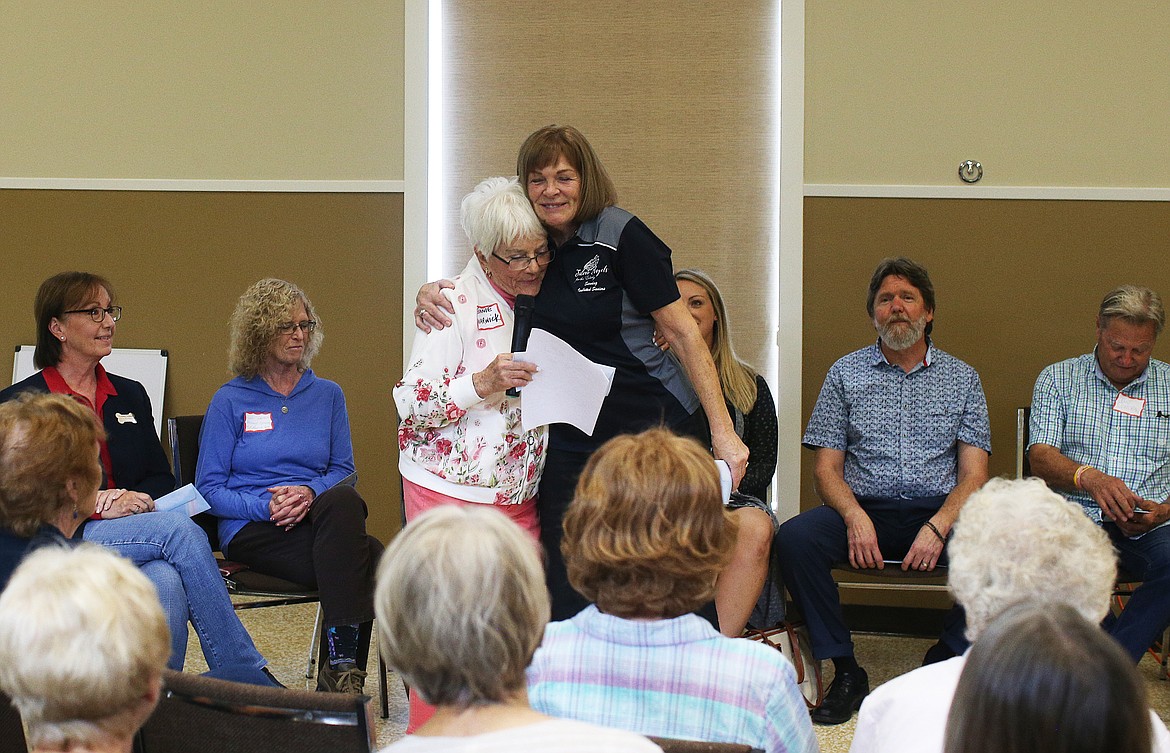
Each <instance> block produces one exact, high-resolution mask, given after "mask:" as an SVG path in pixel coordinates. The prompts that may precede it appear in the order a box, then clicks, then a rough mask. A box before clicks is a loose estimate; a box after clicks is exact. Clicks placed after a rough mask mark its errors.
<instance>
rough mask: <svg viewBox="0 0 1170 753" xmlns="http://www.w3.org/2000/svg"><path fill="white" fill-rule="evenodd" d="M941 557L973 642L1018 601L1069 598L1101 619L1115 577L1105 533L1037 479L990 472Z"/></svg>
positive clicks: (1066, 601)
mask: <svg viewBox="0 0 1170 753" xmlns="http://www.w3.org/2000/svg"><path fill="white" fill-rule="evenodd" d="M947 557H948V559H949V560H950V567H949V571H948V576H947V585H948V586H949V588H950V590H951V593H953V594H954V596H955V599H956V600H958V602H959V603H960V604H961V605H962V606H963V609H964V610H966V613H967V637H968V638H969V639H970V640H971V641H972V642H975V641H976V640H977V639H978V638H979V635H980V634H981V633H982V632H983V630H984V628H986V627H987V625H988V624H989V623H990V622H991V621H992V620H994V619H995V617H996V616H997V615H999V614H1000V613H1001V612H1002V611H1003V610H1004V609H1006V608H1007V607H1009V606H1010V605H1012V604H1014V603H1016V602H1018V601H1023V600H1037V601H1045V602H1051V603H1060V604H1067V605H1069V606H1070V607H1072V608H1073V609H1075V610H1077V611H1078V612H1080V613H1081V614H1082V615H1083V616H1084V617H1085V619H1087V620H1090V621H1091V622H1094V623H1096V622H1100V621H1101V619H1102V618H1104V617H1105V613H1106V612H1107V611H1108V610H1109V598H1110V595H1111V594H1112V593H1113V582H1114V580H1116V578H1117V555H1116V554H1115V553H1114V551H1113V545H1112V544H1110V542H1109V536H1108V535H1107V534H1106V533H1105V531H1104V530H1103V529H1102V528H1101V527H1100V526H1098V525H1096V524H1094V523H1093V522H1092V521H1091V520H1089V518H1088V516H1086V515H1085V514H1084V513H1083V512H1082V511H1081V508H1080V506H1079V505H1076V504H1074V503H1071V502H1069V501H1067V500H1066V499H1065V498H1064V497H1062V496H1060V495H1059V494H1057V493H1056V492H1053V491H1052V490H1050V489H1049V488H1048V487H1047V486H1045V484H1044V482H1043V481H1041V480H1040V479H1038V478H1027V479H1020V480H1018V481H1017V480H1008V479H1003V478H993V479H991V480H990V481H988V482H987V483H986V484H984V486H983V488H981V489H979V490H978V491H977V492H975V493H974V494H972V495H971V496H970V497H969V498H968V499H967V501H966V503H965V504H964V505H963V509H962V511H961V512H960V513H959V519H958V521H957V522H956V523H955V533H954V538H953V539H952V540H951V543H950V545H949V546H948V547H947Z"/></svg>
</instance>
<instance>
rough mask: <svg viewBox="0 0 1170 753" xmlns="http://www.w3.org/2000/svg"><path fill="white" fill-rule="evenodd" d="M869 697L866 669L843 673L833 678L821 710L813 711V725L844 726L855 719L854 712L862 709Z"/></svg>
mask: <svg viewBox="0 0 1170 753" xmlns="http://www.w3.org/2000/svg"><path fill="white" fill-rule="evenodd" d="M867 695H869V675H867V674H866V673H865V670H864V669H860V668H858V669H856V670H854V671H852V672H842V673H841V674H839V675H837V676H836V677H834V678H833V684H832V685H830V686H829V692H828V693H826V694H825V700H824V702H823V703H822V704H821V705H820V708H816V709H813V711H812V720H813V724H844V723H845V722H847V721H849V720H850V719H852V718H853V712H854V711H857V710H858V709H859V708H861V702H862V701H863V700H865V697H866V696H867Z"/></svg>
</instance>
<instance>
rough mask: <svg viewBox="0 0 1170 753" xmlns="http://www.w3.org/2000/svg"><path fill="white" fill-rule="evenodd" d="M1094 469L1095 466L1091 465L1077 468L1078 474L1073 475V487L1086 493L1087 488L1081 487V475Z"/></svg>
mask: <svg viewBox="0 0 1170 753" xmlns="http://www.w3.org/2000/svg"><path fill="white" fill-rule="evenodd" d="M1092 467H1093V466H1091V465H1082V466H1081V467H1080V468H1077V470H1076V472H1075V473H1073V486H1075V487H1076V488H1078V489H1080V490H1081V491H1084V490H1085V488H1084V487H1083V486H1081V474H1082V473H1084V472H1085V471H1087V470H1089V469H1090V468H1092Z"/></svg>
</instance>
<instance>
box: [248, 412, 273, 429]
mask: <svg viewBox="0 0 1170 753" xmlns="http://www.w3.org/2000/svg"><path fill="white" fill-rule="evenodd" d="M244 431H272V414H271V413H245V414H244Z"/></svg>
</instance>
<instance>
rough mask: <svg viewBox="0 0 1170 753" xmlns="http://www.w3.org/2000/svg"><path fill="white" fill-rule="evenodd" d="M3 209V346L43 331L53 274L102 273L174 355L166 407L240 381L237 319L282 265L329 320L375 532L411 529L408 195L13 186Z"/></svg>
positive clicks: (201, 404)
mask: <svg viewBox="0 0 1170 753" xmlns="http://www.w3.org/2000/svg"><path fill="white" fill-rule="evenodd" d="M0 217H3V218H4V222H3V225H4V234H3V236H2V237H0V256H2V257H3V259H4V282H5V300H6V301H7V303H8V325H7V326H5V327H4V328H2V329H0V353H9V354H11V353H12V352H13V349H14V347H15V346H16V345H19V344H27V343H32V342H33V341H34V338H35V326H34V321H33V316H32V302H33V296H34V294H35V293H36V289H37V286H38V285H39V284H40V282H41V281H42V280H44V279H45V278H46V277H48V276H49V275H52V274H54V273H56V272H60V271H63V270H68V269H82V270H87V271H93V272H98V273H100V274H103V275H105V276H107V277H109V278H110V280H111V281H112V282H113V284H114V286H115V287H116V289H117V294H118V295H117V302H118V303H119V304H121V305H122V306H124V307H125V312H124V315H123V318H122V321H121V322H119V323H118V329H117V342H116V345H117V346H119V347H128V348H164V349H166V350H167V351H168V352H169V354H170V360H169V363H168V371H167V384H166V393H165V399H164V404H163V405H162V406H157V405H156V406H154V408H155V411H156V413H158V412H160V411H161V412H162V414H163V415H164V416H174V415H184V414H190V413H202V412H204V411H205V410H206V408H207V403H208V401H209V400H210V399H211V396H212V394H213V393H214V392H215V390H216V389H217V388H218V387H219V386H220V385H221V384H222V383H223V382H225V381H227V379H228V377H229V374H228V373H227V345H228V332H227V321H228V317H229V316H230V315H231V312H232V309H233V308H234V306H235V302H236V299H237V298H238V297H239V295H240V294H241V293H242V292H243V291H244V289H245V288H246V287H247V286H248V285H250V284H251V283H252V282H254V281H255V280H257V279H259V278H261V277H269V276H275V277H283V278H285V279H288V280H292V281H294V282H296V283H297V284H298V285H300V286H301V287H303V288H304V289H305V291H306V292H307V293H308V294H309V297H310V298H312V300H313V303H314V304H315V305H316V306H317V308H318V310H319V312H320V316H321V319H322V321H323V323H324V324H323V326H324V328H325V341H324V344H323V346H322V348H321V353H320V355H319V356H318V357H317V359H316V360H315V361H314V362H313V369H314V371H316V372H317V374H319V375H320V376H322V377H325V378H328V379H332V380H334V381H336V382H338V383H339V384H340V385H341V387H342V389H343V390H344V391H345V395H346V400H347V403H348V407H349V416H350V421H351V424H352V432H353V442H354V450H355V454H356V459H357V467H358V471H359V474H360V477H361V478H360V483H359V487H358V488H359V489H360V491H361V492H362V494H363V495H364V496H365V498H366V501H367V503H368V504H369V506H370V522H369V528H370V531H371V532H372V533H374V534H375V535H377V536H378V537H379V538H381V539H383V540H388V539H389V537H390V536H391V535H392V534H393V532H395V531H397V530H398V527H399V521H400V513H399V488H398V475H397V442H396V440H395V437H396V427H397V417H396V415H395V412H394V406H393V403H392V401H391V399H390V387H391V385H392V384H393V382H394V380H396V379H397V378H398V375H399V374H401V373H402V362H401V361H402V359H401V347H400V345H399V336H398V333H399V332H401V324H400V321H399V320H400V313H399V312H400V311H401V300H400V298H401V283H400V280H401V274H402V273H401V269H402V196H401V195H400V194H288V193H284V194H272V193H247V194H240V193H172V192H168V193H155V192H119V191H13V190H8V191H0ZM0 368H4V369H7V368H8V367H7V366H0ZM3 379H4V381H3V384H8V380H7V378H6V377H4V378H3ZM164 433H165V428H164ZM164 442H165V437H164Z"/></svg>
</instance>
